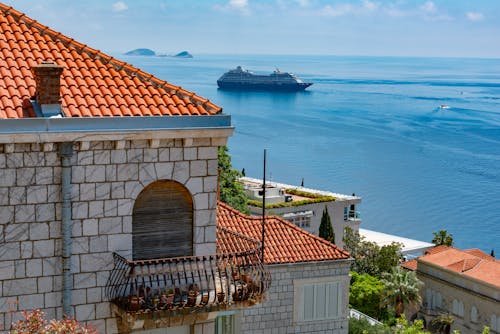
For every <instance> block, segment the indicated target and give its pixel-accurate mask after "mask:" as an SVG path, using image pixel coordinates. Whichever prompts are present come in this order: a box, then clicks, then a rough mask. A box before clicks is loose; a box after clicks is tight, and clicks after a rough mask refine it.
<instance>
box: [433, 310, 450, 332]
mask: <svg viewBox="0 0 500 334" xmlns="http://www.w3.org/2000/svg"><path fill="white" fill-rule="evenodd" d="M453 321H455V319H454V318H453V317H452V316H451V315H449V314H447V313H443V314H440V315H439V316H437V317H436V318H434V320H432V321H431V325H432V326H434V327H435V328H436V330H438V333H442V334H449V333H450V330H451V325H452V324H453Z"/></svg>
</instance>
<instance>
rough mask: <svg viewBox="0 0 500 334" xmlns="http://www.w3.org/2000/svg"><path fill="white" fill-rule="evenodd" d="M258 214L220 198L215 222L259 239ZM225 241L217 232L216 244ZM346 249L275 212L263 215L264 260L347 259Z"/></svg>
mask: <svg viewBox="0 0 500 334" xmlns="http://www.w3.org/2000/svg"><path fill="white" fill-rule="evenodd" d="M261 224H262V218H261V217H257V216H248V215H245V214H243V213H241V212H239V211H238V210H236V209H233V208H232V207H230V206H229V205H227V204H224V203H222V202H219V203H218V206H217V225H218V226H222V227H224V228H226V229H229V230H231V231H234V232H236V233H239V234H242V235H245V236H247V237H249V238H252V239H256V240H261V235H262V230H261V226H262V225H261ZM225 243H226V241H225V240H224V238H223V237H222V236H221V235H218V236H217V247H218V248H223V247H227V246H224V244H225ZM348 258H349V253H348V252H347V251H345V250H343V249H341V248H340V247H338V246H337V245H334V244H332V243H330V242H328V241H326V240H324V239H322V238H319V237H317V236H315V235H313V234H311V233H309V232H307V231H304V230H303V229H301V228H299V227H297V226H295V225H294V224H292V223H289V222H288V221H286V220H284V219H283V218H281V217H277V216H267V217H266V232H265V252H264V260H265V262H266V263H267V264H278V263H295V262H313V261H327V260H341V259H348Z"/></svg>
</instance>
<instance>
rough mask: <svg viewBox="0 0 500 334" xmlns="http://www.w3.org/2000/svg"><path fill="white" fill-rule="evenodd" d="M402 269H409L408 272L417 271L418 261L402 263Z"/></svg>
mask: <svg viewBox="0 0 500 334" xmlns="http://www.w3.org/2000/svg"><path fill="white" fill-rule="evenodd" d="M401 267H403V268H405V269H408V270H412V271H415V270H417V260H416V259H413V260H408V261H405V262H403V263H401Z"/></svg>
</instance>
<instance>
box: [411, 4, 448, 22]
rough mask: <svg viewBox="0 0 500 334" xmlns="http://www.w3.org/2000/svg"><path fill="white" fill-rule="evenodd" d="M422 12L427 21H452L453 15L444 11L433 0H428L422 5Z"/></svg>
mask: <svg viewBox="0 0 500 334" xmlns="http://www.w3.org/2000/svg"><path fill="white" fill-rule="evenodd" d="M419 9H420V14H421V15H422V17H423V18H424V20H427V21H451V20H453V17H451V16H449V15H448V14H447V13H444V12H442V11H441V10H439V8H438V7H437V6H436V4H435V3H434V2H432V1H427V2H426V3H424V4H423V5H422V6H420V8H419Z"/></svg>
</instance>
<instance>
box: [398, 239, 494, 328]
mask: <svg viewBox="0 0 500 334" xmlns="http://www.w3.org/2000/svg"><path fill="white" fill-rule="evenodd" d="M403 266H404V267H406V268H407V269H411V270H416V272H417V276H418V278H419V279H420V280H422V282H424V286H423V287H422V288H421V291H420V294H421V296H422V301H423V307H422V309H421V310H420V312H419V316H420V317H421V318H423V319H425V320H426V323H427V325H428V326H429V327H430V328H431V327H432V326H433V324H432V321H433V320H434V319H435V318H436V317H438V316H440V315H443V314H446V315H451V316H452V318H453V323H452V325H451V329H452V330H455V329H457V330H459V331H460V332H461V333H482V331H483V328H484V327H485V326H489V327H490V330H491V332H492V333H500V326H499V325H500V322H499V319H500V315H499V312H500V262H499V261H498V260H496V259H495V258H494V257H492V256H489V255H488V254H486V253H484V252H482V251H480V250H478V249H470V250H460V249H456V248H453V247H447V246H438V247H435V248H432V249H430V250H429V251H427V253H426V254H425V255H423V256H421V257H419V258H418V259H416V260H412V261H410V262H407V263H405V264H403Z"/></svg>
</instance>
